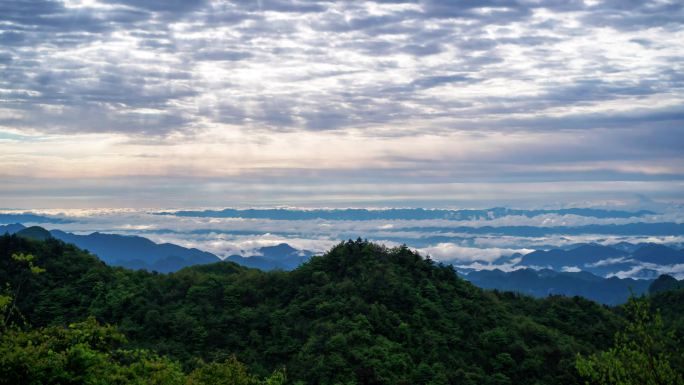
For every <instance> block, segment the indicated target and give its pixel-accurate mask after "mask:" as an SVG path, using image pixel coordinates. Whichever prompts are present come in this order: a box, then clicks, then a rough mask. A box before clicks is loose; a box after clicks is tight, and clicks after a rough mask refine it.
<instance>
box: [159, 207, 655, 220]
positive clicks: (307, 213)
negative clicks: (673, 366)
mask: <svg viewBox="0 0 684 385" xmlns="http://www.w3.org/2000/svg"><path fill="white" fill-rule="evenodd" d="M160 214H161V215H176V216H183V217H211V218H250V219H277V220H311V219H326V220H349V221H366V220H378V219H385V220H400V219H407V220H418V219H423V220H425V219H448V220H473V219H493V218H501V217H505V216H510V215H518V216H525V217H530V218H531V217H535V216H538V215H544V214H559V215H578V216H583V217H592V218H631V217H642V216H644V215H650V214H654V213H653V212H651V211H647V210H640V211H622V210H602V209H591V208H569V209H558V210H519V209H509V208H504V207H495V208H491V209H482V210H439V209H434V210H427V209H421V208H415V209H382V210H368V209H332V210H323V209H319V210H290V209H244V210H242V209H224V210H203V211H175V212H165V213H160Z"/></svg>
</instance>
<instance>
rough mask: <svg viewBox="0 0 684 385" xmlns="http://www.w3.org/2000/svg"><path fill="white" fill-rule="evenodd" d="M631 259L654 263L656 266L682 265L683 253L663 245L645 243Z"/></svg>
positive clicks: (683, 261) (683, 260)
mask: <svg viewBox="0 0 684 385" xmlns="http://www.w3.org/2000/svg"><path fill="white" fill-rule="evenodd" d="M631 257H632V258H634V259H636V260H637V261H641V262H647V263H655V264H658V265H674V264H679V263H684V252H683V251H681V250H676V249H672V248H670V247H667V246H665V245H660V244H656V243H646V244H643V245H640V247H639V248H638V249H636V250H635V251H634V252H633V253H632V254H631Z"/></svg>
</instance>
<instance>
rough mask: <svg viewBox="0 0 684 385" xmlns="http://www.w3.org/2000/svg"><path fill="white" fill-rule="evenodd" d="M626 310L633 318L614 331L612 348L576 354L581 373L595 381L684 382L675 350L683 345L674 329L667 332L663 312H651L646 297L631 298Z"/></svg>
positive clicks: (629, 384)
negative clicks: (622, 327) (623, 326)
mask: <svg viewBox="0 0 684 385" xmlns="http://www.w3.org/2000/svg"><path fill="white" fill-rule="evenodd" d="M627 311H628V314H629V317H630V322H629V323H628V324H627V326H626V328H625V329H624V330H623V331H621V332H618V333H617V334H616V335H615V345H614V346H613V347H612V348H610V349H609V350H607V351H605V352H600V353H595V354H593V355H591V356H589V357H583V356H581V355H578V356H577V363H576V365H577V370H578V371H579V373H580V374H581V375H582V376H583V377H585V378H586V379H587V380H588V383H592V384H605V385H610V384H615V385H632V384H633V385H681V384H684V379H683V378H682V368H681V367H677V366H675V365H673V363H674V361H673V353H675V354H679V355H681V354H682V351H681V348H679V344H678V343H677V342H676V338H675V335H674V332H673V331H670V332H666V330H665V328H664V325H663V320H662V317H661V315H660V313H659V312H657V313H655V315H652V314H651V312H650V311H649V303H648V301H647V300H646V299H644V298H642V299H637V298H631V299H630V301H629V303H628V304H627ZM673 342H674V344H673Z"/></svg>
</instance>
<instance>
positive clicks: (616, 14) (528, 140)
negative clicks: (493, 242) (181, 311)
mask: <svg viewBox="0 0 684 385" xmlns="http://www.w3.org/2000/svg"><path fill="white" fill-rule="evenodd" d="M683 20H684V5H683V4H682V3H681V2H680V1H652V2H648V1H646V2H624V1H611V0H606V1H547V2H537V1H526V0H517V1H506V0H503V1H467V2H461V3H458V4H457V3H455V2H453V1H443V0H424V1H409V0H406V1H400V0H397V1H391V0H384V1H375V2H350V1H316V0H311V1H280V0H259V1H252V0H245V1H230V2H229V1H209V0H207V1H181V0H173V1H163V2H150V1H142V0H118V1H97V0H65V1H49V0H31V1H28V0H17V1H9V2H2V3H0V177H3V178H4V179H5V180H7V181H8V182H7V184H3V187H0V194H1V196H2V198H3V199H4V200H5V201H7V202H10V204H11V205H14V206H24V207H28V206H35V205H37V204H38V203H37V202H41V201H43V202H44V201H45V199H43V198H41V197H40V196H39V194H38V193H37V192H33V193H31V194H33V195H31V194H29V197H27V194H19V193H16V192H15V191H16V190H13V189H17V190H23V191H26V190H30V191H34V190H35V191H46V188H48V189H49V188H52V187H53V183H52V182H50V180H51V179H53V178H59V179H68V180H71V181H73V180H82V183H83V185H82V186H81V187H83V189H85V190H88V191H90V192H88V193H82V192H81V193H79V192H78V191H83V189H81V190H79V189H77V188H73V187H68V188H65V189H64V191H61V190H60V191H53V192H47V193H45V194H44V195H46V196H47V197H48V198H50V199H58V200H60V199H61V197H62V196H65V197H66V198H64V200H60V203H56V204H48V205H60V204H61V205H62V206H71V207H73V206H78V205H81V206H83V205H102V204H103V203H102V202H106V201H109V202H112V201H116V200H117V199H123V198H124V197H125V195H126V193H125V191H126V188H127V186H131V185H133V186H135V187H137V188H139V189H140V190H142V191H143V194H149V195H150V196H158V195H164V196H168V197H169V198H166V199H165V201H164V203H165V204H167V205H170V204H171V205H172V204H174V203H178V202H179V201H178V199H176V198H175V196H177V195H180V196H184V195H187V194H188V193H190V190H187V189H185V187H184V186H187V185H188V184H192V185H193V186H196V187H199V189H200V190H207V191H209V193H208V195H207V196H206V197H203V198H201V204H205V203H206V204H214V203H217V202H220V201H221V199H222V195H221V194H220V193H216V191H215V190H220V191H225V189H226V187H224V186H226V185H228V184H236V185H245V184H252V185H255V186H257V185H265V186H274V184H273V181H274V180H276V181H277V182H282V183H280V184H278V185H276V187H275V188H273V190H277V191H278V194H276V196H274V197H269V198H268V199H263V200H262V201H263V202H265V203H269V202H288V203H289V202H297V203H300V204H302V203H305V202H306V201H307V199H306V195H305V196H304V197H293V194H292V193H291V191H290V189H291V188H297V186H300V187H301V188H307V187H309V186H310V185H311V184H312V183H313V184H315V185H324V186H335V185H337V186H338V187H339V188H332V189H331V190H332V191H327V192H326V191H324V192H322V193H321V194H322V195H324V196H327V197H329V198H330V199H332V200H333V201H334V200H335V199H338V200H339V201H344V202H378V201H379V202H383V198H378V197H373V198H370V199H367V200H364V198H357V197H355V196H354V193H353V192H351V191H348V189H346V190H345V188H344V187H343V186H350V185H353V184H355V185H357V186H362V185H363V184H364V183H370V184H372V183H383V184H387V183H392V182H396V181H400V183H399V184H404V183H410V184H413V185H419V186H426V185H427V184H439V185H441V186H444V185H446V184H449V183H455V182H459V183H460V182H464V183H469V184H471V185H469V186H472V183H491V182H497V183H498V182H511V183H525V184H527V183H537V182H553V183H563V182H564V181H573V182H578V181H582V182H593V181H597V182H608V183H614V182H619V183H623V184H624V183H630V182H635V183H637V184H638V183H640V182H641V183H644V185H648V184H649V183H650V182H658V183H659V187H658V188H657V189H656V191H653V189H652V188H648V187H644V186H639V185H637V184H632V185H629V184H627V185H622V186H619V187H615V191H613V192H612V193H611V194H612V195H611V194H606V196H600V197H599V198H597V199H612V198H614V197H615V196H617V195H619V196H620V198H623V197H624V195H625V194H632V193H647V194H651V195H652V196H657V197H659V198H662V199H667V200H682V196H681V192H680V191H681V181H682V180H683V179H684V157H683V156H682V151H681V149H682V148H684V108H683V107H682V106H684V89H683V86H684V76H683V75H682V74H683V73H684V68H682V63H684V43H683V42H684V38H683V37H684V26H683V22H682V21H683ZM170 154H172V156H170ZM151 177H153V178H156V179H150V178H151ZM85 178H88V179H85ZM93 178H104V181H102V180H100V181H98V182H92V183H90V184H89V183H88V180H92V179H93ZM137 178H142V180H143V181H144V180H146V181H149V182H152V184H153V185H152V186H150V185H149V184H146V183H144V182H143V181H141V179H137ZM369 181H372V182H369ZM67 184H68V185H69V186H73V183H71V184H69V183H67ZM103 184H104V185H108V188H107V189H102V188H101V187H99V186H101V185H103ZM174 186H175V187H174ZM340 186H342V187H340ZM613 186H615V185H613ZM57 188H58V189H59V186H57ZM212 189H213V190H212ZM257 189H258V188H257ZM316 189H318V187H316V186H314V187H313V190H316ZM362 189H363V188H362V187H358V188H357V187H354V188H352V190H355V191H359V190H362ZM120 190H124V192H121V191H120ZM399 190H402V189H401V188H400V189H399ZM473 190H476V191H477V192H478V193H480V192H483V193H484V195H485V196H486V195H487V194H490V195H491V199H490V200H492V201H496V200H497V199H501V198H502V197H504V196H505V194H502V193H500V192H499V193H498V194H496V193H495V192H496V190H497V189H496V188H493V187H489V188H487V189H478V188H477V187H475V188H470V187H468V188H463V189H460V190H458V191H457V192H456V195H459V194H460V195H463V196H466V197H471V196H473ZM531 190H534V188H532V189H531ZM570 190H572V188H571V189H570ZM116 191H118V192H116ZM584 193H589V191H584ZM449 194H450V193H448V192H441V193H439V194H438V196H436V197H429V196H425V194H422V195H420V196H419V194H416V193H414V194H413V195H412V194H407V196H405V197H401V198H400V199H395V200H392V197H391V196H390V197H389V199H387V200H384V202H390V203H392V202H396V201H397V200H398V201H402V202H409V201H411V199H414V198H415V199H417V200H418V201H419V202H437V201H439V202H444V201H445V200H447V199H448V196H449ZM620 194H622V195H620ZM105 195H106V196H105ZM200 195H201V194H200ZM361 195H363V192H362V193H361ZM390 195H392V194H390ZM395 195H396V194H395ZM585 195H586V194H585ZM98 196H99V197H100V198H98ZM336 197H337V198H336ZM340 197H342V198H340ZM344 197H347V199H343V198H344ZM29 198H31V199H29ZM257 198H258V197H257ZM69 199H71V201H73V202H76V203H69ZM255 199H256V198H255ZM553 199H556V198H553ZM573 199H582V197H581V196H579V195H578V196H572V197H559V198H558V200H559V201H568V200H573ZM151 200H152V201H153V200H154V199H151ZM126 202H128V201H127V200H125V199H123V202H122V203H120V204H118V203H117V204H116V205H128V203H126ZM181 203H182V204H185V205H187V201H184V202H181Z"/></svg>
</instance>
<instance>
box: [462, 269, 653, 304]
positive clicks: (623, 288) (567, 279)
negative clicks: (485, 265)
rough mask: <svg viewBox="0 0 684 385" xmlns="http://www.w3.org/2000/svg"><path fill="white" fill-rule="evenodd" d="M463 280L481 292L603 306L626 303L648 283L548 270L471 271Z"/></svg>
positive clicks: (646, 289)
mask: <svg viewBox="0 0 684 385" xmlns="http://www.w3.org/2000/svg"><path fill="white" fill-rule="evenodd" d="M464 278H466V279H467V280H469V281H470V282H472V283H473V284H474V285H476V286H479V287H482V288H485V289H497V290H501V291H514V292H518V293H522V294H527V295H531V296H534V297H546V296H549V295H564V296H582V297H585V298H589V299H591V300H594V301H596V302H600V303H603V304H607V305H616V304H620V303H624V302H627V299H628V298H629V296H630V289H631V290H632V291H633V292H634V294H635V295H641V294H643V293H646V292H647V291H648V289H649V285H651V282H653V281H651V280H638V279H630V278H626V279H619V278H615V277H613V278H602V277H599V276H596V275H594V274H591V273H588V272H576V273H570V272H557V271H553V270H548V269H542V270H533V269H520V270H515V271H511V272H503V271H501V270H498V269H497V270H481V271H472V272H470V273H468V274H467V275H464Z"/></svg>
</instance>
